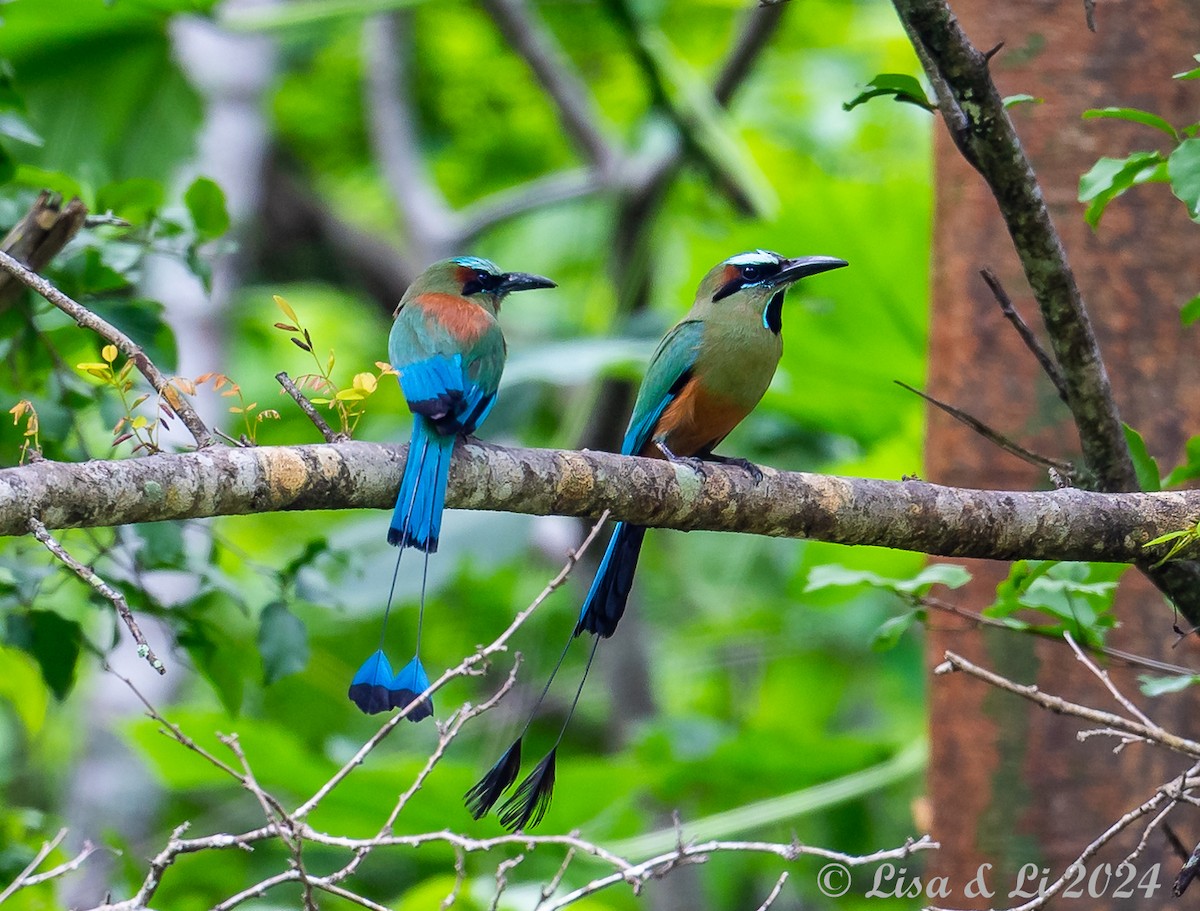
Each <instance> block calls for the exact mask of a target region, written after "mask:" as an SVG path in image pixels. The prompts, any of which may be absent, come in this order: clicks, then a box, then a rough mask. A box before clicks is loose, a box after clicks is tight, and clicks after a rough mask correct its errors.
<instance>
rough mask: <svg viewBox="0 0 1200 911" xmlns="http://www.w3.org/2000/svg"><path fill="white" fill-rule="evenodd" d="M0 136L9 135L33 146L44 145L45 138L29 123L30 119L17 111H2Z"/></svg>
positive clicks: (0, 114)
mask: <svg viewBox="0 0 1200 911" xmlns="http://www.w3.org/2000/svg"><path fill="white" fill-rule="evenodd" d="M0 136H7V137H8V138H9V139H15V140H17V141H18V142H23V143H25V144H27V145H31V146H42V145H44V144H45V140H43V139H42V137H41V136H40V135H39V134H38V132H37V130H35V129H34V128H33V127H31V126H30V125H29V121H28V120H26V119H25V118H24V117H22V116H21V115H20V114H18V113H17V112H16V111H0Z"/></svg>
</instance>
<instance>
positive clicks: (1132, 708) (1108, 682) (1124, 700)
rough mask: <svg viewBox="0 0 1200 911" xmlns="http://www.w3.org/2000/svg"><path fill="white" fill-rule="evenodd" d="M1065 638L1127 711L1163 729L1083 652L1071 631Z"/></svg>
mask: <svg viewBox="0 0 1200 911" xmlns="http://www.w3.org/2000/svg"><path fill="white" fill-rule="evenodd" d="M1063 638H1064V639H1065V640H1066V641H1067V645H1069V646H1070V647H1071V651H1073V652H1074V653H1075V657H1076V658H1077V659H1078V660H1079V661H1080V662H1081V663H1082V664H1083V666H1084V667H1086V668H1087V669H1088V670H1089V671H1091V672H1092V674H1093V675H1095V677H1096V679H1097V680H1099V681H1100V682H1101V683H1103V684H1104V688H1105V689H1107V690H1108V691H1109V692H1110V693H1112V697H1113V698H1114V699H1116V700H1117V702H1119V703H1120V704H1121V706H1122V707H1123V708H1124V709H1125V711H1127V712H1128V713H1129V714H1130V715H1132V716H1133V717H1134V718H1136V719H1137V720H1138V721H1140V722H1141V723H1142V724H1144V725H1145V726H1146V727H1148V728H1154V729H1156V730H1162V729H1161V728H1159V726H1158V725H1157V724H1155V723H1154V722H1153V721H1151V720H1150V719H1149V718H1148V717H1147V716H1146V714H1145V713H1144V712H1143V711H1142V710H1141V709H1139V708H1138V707H1137V706H1136V705H1134V704H1133V703H1132V702H1130V701H1129V698H1128V697H1127V696H1126V695H1125V694H1124V693H1122V692H1121V691H1120V690H1119V689H1117V686H1116V684H1115V683H1113V682H1112V678H1111V677H1110V676H1108V671H1103V670H1101V669H1100V668H1099V667H1097V666H1096V662H1095V661H1093V660H1092V659H1091V658H1089V657H1088V656H1087V655H1085V654H1084V653H1083V649H1081V648H1080V647H1079V644H1078V643H1077V642H1076V641H1075V637H1074V636H1072V635H1071V633H1070V632H1069V631H1064V632H1063Z"/></svg>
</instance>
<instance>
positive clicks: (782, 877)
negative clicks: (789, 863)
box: [758, 870, 788, 911]
mask: <svg viewBox="0 0 1200 911" xmlns="http://www.w3.org/2000/svg"><path fill="white" fill-rule="evenodd" d="M787 881H788V871H787V870H784V871H783V872H782V873H780V874H779V879H777V880H775V887H774V888H773V889H771V891H770V892H768V893H767V897H766V898H765V899H763V903H762V904H761V905H759V906H758V911H767V909H768V908H770V907H771V905H773V904H775V899H777V898H779V893H780V892H782V891H783V884H784V883H786V882H787Z"/></svg>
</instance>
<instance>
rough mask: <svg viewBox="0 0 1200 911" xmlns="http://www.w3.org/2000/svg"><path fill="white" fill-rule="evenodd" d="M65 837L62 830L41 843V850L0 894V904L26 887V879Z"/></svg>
mask: <svg viewBox="0 0 1200 911" xmlns="http://www.w3.org/2000/svg"><path fill="white" fill-rule="evenodd" d="M66 837H67V830H66V829H65V828H63V829H59V830H58V832H57V834H55V836H54V837H53V838H52V839H50V840H49V841H44V842H42V846H41V848H39V849H38V852H37V853H36V854H34V855H33V860H31V861H30V862H29V863H27V864H26V865H25V869H24V870H22V871H21V872H20V873H18V874H17V878H16V879H14V880H13V881H12V882H11V883H9V885H8V886H7V887H6V888H5V890H4V891H3V892H0V902H3V901H4V900H5V899H6V898H8V897H9V896H10V895H12V894H13V893H14V892H16V891H17V890H18V889H23V888H25V886H26V885H28V881H27V877H28V876H29V875H30V874H31V873H33V871H34V870H36V869H37V868H38V867H40V866H41V865H42V861H44V860H45V859H46V858H47V857H49V856H50V852H51V851H53V850H54V849H55V848H57V847H58V846H59V845H60V844H61V843H62V840H63V839H64V838H66Z"/></svg>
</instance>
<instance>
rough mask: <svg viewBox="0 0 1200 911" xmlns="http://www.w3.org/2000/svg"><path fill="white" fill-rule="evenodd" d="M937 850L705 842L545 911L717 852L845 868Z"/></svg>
mask: <svg viewBox="0 0 1200 911" xmlns="http://www.w3.org/2000/svg"><path fill="white" fill-rule="evenodd" d="M938 847H939V845H938V843H937V842H935V841H933V840H932V839H930V838H929V836H927V835H925V836H922V837H921V838H919V839H917V840H915V841H914V840H912V839H909V840H908V841H907V842H906V843H905V844H904V845H903V846H902V847H899V848H889V849H887V850H884V851H876V852H874V853H873V854H866V855H853V854H842V853H841V852H838V851H829V850H827V849H825V848H814V847H811V846H809V845H802V844H799V843H798V842H794V841H793V842H790V843H788V844H777V843H773V842H762V841H706V842H703V843H701V844H690V845H681V846H678V847H676V848H674V849H673V850H671V851H669V852H667V853H665V854H659V855H658V856H656V857H651V858H650V859H649V860H645V861H642V862H641V863H639V864H635V865H633V866H631V867H629V868H627V869H625V870H622V871H619V872H616V873H610V874H609V875H608V876H602V877H599V878H597V879H594V880H592V881H591V882H590V883H587V884H586V885H584V886H580V887H579V888H578V889H576V890H575V891H573V892H570V893H568V894H567V895H564V896H563V897H562V898H560V899H559V900H558V901H556V902H555V903H554V904H552V905H550V906H549V908H548V909H547V911H558V909H559V908H565V907H567V906H568V905H573V904H574V903H575V902H577V901H579V900H580V899H583V898H586V897H587V896H589V895H594V894H595V893H597V892H600V891H601V890H603V889H606V888H608V887H609V886H611V885H614V884H616V883H619V882H627V883H630V884H631V885H633V886H635V887H637V886H640V885H644V884H645V883H647V882H649V881H650V880H651V879H657V878H659V877H661V876H663V875H665V874H666V873H669V872H670V871H671V870H673V869H675V868H676V867H678V866H680V865H681V864H688V863H705V862H706V861H707V860H708V858H709V856H710V855H712V854H718V853H737V852H745V853H751V854H773V855H775V856H776V857H781V858H783V859H784V860H787V861H793V860H796V859H797V858H799V857H821V858H825V859H827V860H836V861H838V862H839V863H843V864H845V865H846V866H861V865H863V864H875V863H879V862H881V861H884V860H903V859H905V858H907V857H910V856H911V855H912V854H913V853H914V852H916V851H929V850H935V849H936V848H938Z"/></svg>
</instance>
